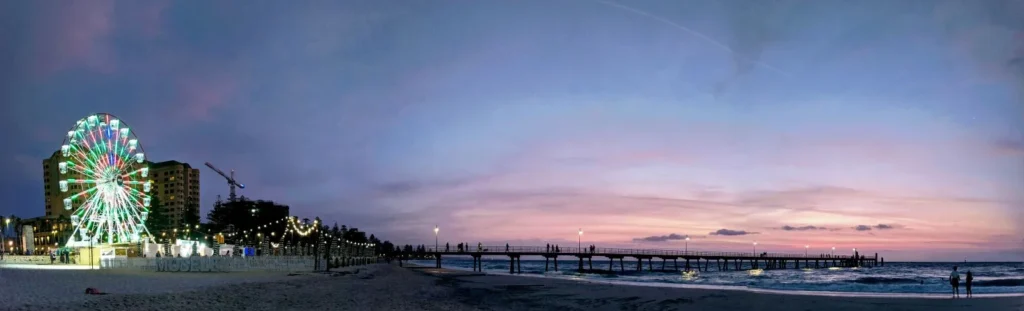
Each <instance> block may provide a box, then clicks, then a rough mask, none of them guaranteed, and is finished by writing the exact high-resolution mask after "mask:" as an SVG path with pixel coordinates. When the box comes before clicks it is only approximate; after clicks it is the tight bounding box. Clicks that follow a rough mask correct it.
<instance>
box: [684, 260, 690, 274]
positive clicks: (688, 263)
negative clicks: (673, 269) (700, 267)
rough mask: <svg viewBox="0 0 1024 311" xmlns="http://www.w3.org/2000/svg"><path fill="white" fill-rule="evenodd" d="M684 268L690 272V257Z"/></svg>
mask: <svg viewBox="0 0 1024 311" xmlns="http://www.w3.org/2000/svg"><path fill="white" fill-rule="evenodd" d="M683 269H686V272H690V258H686V264H685V267H683Z"/></svg>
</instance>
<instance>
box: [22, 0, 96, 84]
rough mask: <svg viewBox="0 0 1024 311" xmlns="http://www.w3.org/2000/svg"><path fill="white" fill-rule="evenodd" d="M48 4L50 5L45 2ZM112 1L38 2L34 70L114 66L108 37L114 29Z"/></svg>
mask: <svg viewBox="0 0 1024 311" xmlns="http://www.w3.org/2000/svg"><path fill="white" fill-rule="evenodd" d="M47 4H50V5H47ZM114 4H115V3H114V1H113V0H96V1H70V2H66V3H65V2H60V3H59V4H58V3H55V2H40V3H39V5H41V6H43V7H40V8H37V9H39V10H40V11H41V12H42V13H41V14H40V15H39V16H38V17H37V18H36V19H35V23H36V24H35V25H34V26H35V27H34V28H35V29H36V33H34V36H35V38H36V40H34V42H35V44H36V45H35V46H33V48H34V49H35V52H36V54H35V55H36V57H35V61H36V63H35V64H34V66H35V68H33V69H34V72H35V73H36V74H40V75H47V74H50V73H53V72H56V71H59V70H63V69H67V68H72V67H79V66H81V67H86V68H89V69H93V70H97V71H100V72H110V71H112V70H113V69H114V65H115V64H114V52H113V50H112V49H111V47H110V45H109V42H108V39H109V37H110V34H111V33H112V32H113V31H114V18H113V17H114V11H115V10H114V6H115V5H114Z"/></svg>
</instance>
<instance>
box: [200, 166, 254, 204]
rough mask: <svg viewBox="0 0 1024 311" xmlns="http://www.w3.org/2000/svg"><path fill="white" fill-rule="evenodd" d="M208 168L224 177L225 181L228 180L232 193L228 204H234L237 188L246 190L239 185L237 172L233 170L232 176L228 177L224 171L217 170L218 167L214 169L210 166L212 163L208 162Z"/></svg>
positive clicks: (242, 185)
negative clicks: (236, 176) (236, 177)
mask: <svg viewBox="0 0 1024 311" xmlns="http://www.w3.org/2000/svg"><path fill="white" fill-rule="evenodd" d="M206 167H209V168H210V169H212V170H213V171H215V172H217V174H220V176H222V177H224V179H227V180H228V185H229V186H231V193H230V194H229V195H228V202H234V201H235V199H236V197H235V188H236V187H237V188H240V189H245V185H244V184H240V183H238V181H237V180H235V170H231V175H228V174H224V172H223V171H221V170H219V169H217V168H216V167H213V164H210V162H206Z"/></svg>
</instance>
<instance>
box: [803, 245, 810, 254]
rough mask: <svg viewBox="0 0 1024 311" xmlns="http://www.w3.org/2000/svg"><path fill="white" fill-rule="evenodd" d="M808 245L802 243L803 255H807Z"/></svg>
mask: <svg viewBox="0 0 1024 311" xmlns="http://www.w3.org/2000/svg"><path fill="white" fill-rule="evenodd" d="M810 247H811V246H810V245H804V257H807V249H808V248H810Z"/></svg>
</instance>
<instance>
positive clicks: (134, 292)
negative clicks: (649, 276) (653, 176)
mask: <svg viewBox="0 0 1024 311" xmlns="http://www.w3.org/2000/svg"><path fill="white" fill-rule="evenodd" d="M5 272H6V271H5ZM54 272H56V271H54ZM60 272H63V273H74V274H78V275H84V274H82V273H83V272H82V271H60ZM85 272H90V273H94V274H91V275H85V276H79V277H77V278H74V279H68V280H65V281H64V283H67V284H66V285H63V286H60V287H58V288H51V289H50V290H47V291H45V292H43V293H37V294H34V295H33V296H32V299H31V300H30V301H28V300H22V301H21V303H18V304H6V303H5V304H4V307H5V308H7V309H12V310H119V309H130V310H181V309H205V310H229V309H233V310H239V309H244V310H310V309H317V310H829V311H847V310H850V311H852V310H907V311H911V310H928V311H941V310H994V311H1000V310H1010V311H1019V310H1024V298H1022V297H999V298H975V299H960V300H953V299H935V298H865V297H825V296H802V295H779V294H768V293H752V292H745V291H723V290H705V289H683V288H657V287H640V286H626V285H609V284H594V283H584V282H579V281H574V280H561V279H552V278H536V277H513V276H501V275H483V274H479V273H468V272H461V271H452V270H443V269H433V268H423V267H405V268H402V267H398V266H395V265H383V264H381V265H371V266H361V267H349V268H344V269H339V270H336V271H333V273H331V274H314V273H305V274H301V275H294V274H293V275H291V276H288V275H285V274H264V273H261V274H235V273H225V274H212V275H211V274H167V273H165V274H162V275H159V274H156V273H145V274H137V275H127V274H123V273H122V274H113V275H108V274H109V273H110V272H100V271H85ZM97 272H98V273H99V274H97ZM137 280H140V281H137ZM3 281H10V280H9V279H4V280H3ZM83 282H93V283H104V282H112V283H111V284H104V285H92V286H96V287H98V288H100V289H104V288H103V286H109V288H108V289H105V290H106V291H108V292H110V293H111V294H110V295H106V296H89V295H84V294H83V293H82V292H81V291H82V290H84V288H85V287H86V284H84V283H83ZM4 283H7V282H4ZM27 283H32V282H27ZM116 284H121V285H116ZM115 285H116V286H115ZM19 287H21V288H23V289H22V290H21V291H25V292H27V291H28V290H26V288H36V287H35V286H27V284H24V283H23V284H22V285H21V286H19ZM147 287H148V288H147ZM0 288H3V289H5V290H7V289H10V288H12V286H11V284H5V285H3V287H0ZM3 296H4V297H11V295H9V293H4V294H3ZM14 296H17V294H16V295H14ZM53 296H63V298H59V299H53V300H47V299H46V298H45V297H53ZM26 303H29V304H28V305H26Z"/></svg>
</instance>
